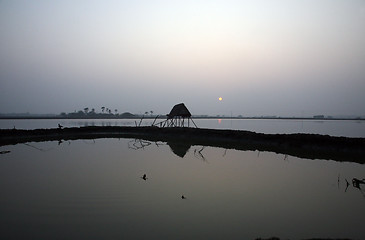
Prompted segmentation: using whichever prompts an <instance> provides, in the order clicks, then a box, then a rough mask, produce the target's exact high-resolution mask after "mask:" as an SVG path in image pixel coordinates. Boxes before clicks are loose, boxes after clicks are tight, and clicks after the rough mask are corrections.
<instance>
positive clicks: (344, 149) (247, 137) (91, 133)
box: [0, 126, 365, 163]
mask: <svg viewBox="0 0 365 240" xmlns="http://www.w3.org/2000/svg"><path fill="white" fill-rule="evenodd" d="M97 138H138V139H144V140H149V141H163V142H176V143H179V144H184V145H188V146H192V145H203V146H212V147H221V148H226V149H237V150H258V151H270V152H276V153H280V154H285V155H291V156H296V157H300V158H308V159H328V160H335V161H348V162H357V163H365V138H347V137H332V136H328V135H318V134H262V133H255V132H249V131H239V130H219V129H204V128H157V127H96V126H93V127H80V128H77V127H75V128H63V129H35V130H18V129H1V130H0V146H4V145H13V144H18V143H26V142H43V141H60V140H65V141H66V140H77V139H97Z"/></svg>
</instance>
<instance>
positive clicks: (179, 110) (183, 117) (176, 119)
mask: <svg viewBox="0 0 365 240" xmlns="http://www.w3.org/2000/svg"><path fill="white" fill-rule="evenodd" d="M166 116H167V120H166V126H167V127H185V126H187V127H190V121H191V122H192V123H193V124H194V126H195V127H197V126H196V124H195V123H194V121H193V119H192V118H191V113H190V111H189V109H188V108H187V107H186V106H185V104H184V103H179V104H176V105H175V106H174V107H173V108H172V109H171V111H170V113H169V114H167V115H166Z"/></svg>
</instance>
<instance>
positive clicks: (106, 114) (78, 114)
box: [60, 107, 137, 118]
mask: <svg viewBox="0 0 365 240" xmlns="http://www.w3.org/2000/svg"><path fill="white" fill-rule="evenodd" d="M60 117H61V118H135V117H137V116H136V115H134V114H132V113H130V112H124V113H118V109H114V110H112V109H110V108H107V107H101V112H99V113H98V112H96V110H95V108H91V109H90V108H88V107H85V108H84V109H83V110H78V111H76V110H75V111H74V112H70V113H65V112H62V113H61V114H60Z"/></svg>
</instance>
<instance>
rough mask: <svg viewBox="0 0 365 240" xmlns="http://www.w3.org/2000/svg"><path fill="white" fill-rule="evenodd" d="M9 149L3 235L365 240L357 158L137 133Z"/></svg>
mask: <svg viewBox="0 0 365 240" xmlns="http://www.w3.org/2000/svg"><path fill="white" fill-rule="evenodd" d="M5 150H6V151H10V152H9V153H7V154H1V155H0V188H1V192H2V193H1V195H0V213H1V214H0V227H1V229H0V230H1V231H0V238H1V239H256V238H259V237H261V238H269V237H272V236H277V237H280V238H281V239H308V238H315V237H318V238H351V239H365V230H364V221H363V219H364V213H365V193H364V190H363V189H362V188H356V187H354V186H353V185H352V183H351V180H352V179H353V178H360V179H362V178H365V166H364V165H361V164H357V163H351V162H341V163H340V162H335V161H328V160H308V159H300V158H297V157H292V156H284V155H281V154H275V153H271V152H258V151H238V150H233V149H222V148H214V147H204V146H184V147H181V146H180V147H179V146H177V145H176V144H172V143H164V142H157V143H154V142H147V141H141V140H136V139H96V140H75V141H65V142H56V141H49V142H39V143H27V144H18V145H11V146H2V147H0V151H5ZM144 174H146V180H144V179H143V178H142V176H143V175H144ZM347 181H348V182H349V183H350V184H349V185H347V183H346V182H347ZM361 187H365V186H363V185H361ZM182 195H184V197H185V199H182Z"/></svg>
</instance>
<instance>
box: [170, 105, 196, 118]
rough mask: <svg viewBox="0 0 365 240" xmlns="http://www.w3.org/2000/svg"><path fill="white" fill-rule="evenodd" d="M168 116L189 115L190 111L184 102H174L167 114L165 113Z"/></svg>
mask: <svg viewBox="0 0 365 240" xmlns="http://www.w3.org/2000/svg"><path fill="white" fill-rule="evenodd" d="M167 117H168V118H173V117H191V113H190V112H189V110H188V108H187V107H186V106H185V104H184V103H179V104H176V105H175V106H174V107H173V108H172V109H171V112H170V113H169V114H167Z"/></svg>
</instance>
